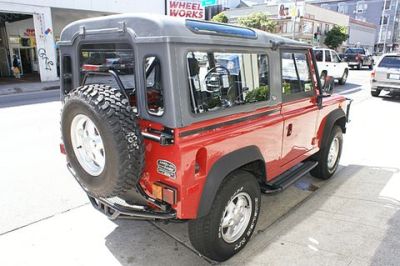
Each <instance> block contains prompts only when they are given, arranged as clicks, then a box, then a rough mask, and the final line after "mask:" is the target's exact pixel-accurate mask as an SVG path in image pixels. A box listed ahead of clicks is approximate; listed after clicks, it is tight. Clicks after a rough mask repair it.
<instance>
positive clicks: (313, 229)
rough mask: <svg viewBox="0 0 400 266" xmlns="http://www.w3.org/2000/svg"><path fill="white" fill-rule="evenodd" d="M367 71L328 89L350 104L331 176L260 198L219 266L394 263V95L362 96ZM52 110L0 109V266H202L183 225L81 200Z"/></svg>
mask: <svg viewBox="0 0 400 266" xmlns="http://www.w3.org/2000/svg"><path fill="white" fill-rule="evenodd" d="M368 76H369V71H350V76H349V84H348V85H346V87H344V88H343V87H337V88H336V89H337V91H340V92H341V93H347V96H350V97H352V98H354V99H355V103H354V106H353V107H352V112H351V116H352V117H351V118H352V122H351V123H350V124H349V129H348V133H347V134H346V135H345V136H344V138H345V140H344V141H345V143H344V152H343V156H342V160H341V166H340V169H339V171H338V172H337V174H336V175H335V176H334V178H332V179H331V180H329V181H320V180H317V179H314V178H312V177H310V176H306V177H305V178H303V179H302V180H300V181H298V182H297V183H296V184H295V185H294V186H292V187H290V188H289V189H287V190H286V191H284V192H283V193H280V194H277V195H274V196H264V197H263V199H262V200H263V201H262V212H261V214H260V220H259V223H258V225H257V229H256V231H255V235H254V237H253V238H252V240H251V241H250V242H249V243H248V245H247V246H246V248H245V249H244V250H242V252H240V253H239V254H238V255H237V256H235V257H234V258H232V259H230V260H229V261H227V262H225V263H223V264H226V265H239V264H240V265H242V264H248V265H399V264H400V256H399V255H400V254H399V251H400V233H399V232H400V230H399V228H400V212H399V210H400V174H399V169H400V159H399V158H400V157H399V156H398V154H397V153H398V150H400V144H399V143H398V142H397V141H396V140H397V135H398V132H400V124H399V123H397V122H396V121H397V120H396V115H395V114H398V113H399V111H400V100H399V99H392V98H388V97H385V96H383V97H380V98H372V97H371V96H370V94H369V90H368V88H369V87H368V83H366V81H368ZM346 88H347V89H346ZM59 110H60V105H59V103H57V102H51V103H46V104H35V105H26V106H19V107H13V108H3V109H0V121H1V124H2V131H0V169H1V170H0V181H1V182H2V184H6V185H2V186H0V208H1V209H2V215H1V218H0V250H1V253H2V254H1V256H0V265H55V264H56V265H166V264H168V265H203V264H209V263H210V262H209V261H208V260H206V259H204V258H201V257H200V256H198V255H197V253H196V251H194V250H193V249H192V248H191V246H190V243H189V241H188V237H187V231H186V227H187V224H186V223H182V224H168V225H164V224H163V223H149V222H143V221H117V222H112V221H109V220H108V219H107V218H106V217H104V215H102V214H100V213H99V212H97V211H96V210H94V209H93V208H92V207H91V206H89V205H87V199H86V198H85V195H84V193H83V192H82V191H81V190H80V188H79V186H78V185H77V184H76V182H75V181H74V180H73V178H72V177H71V176H70V175H69V173H68V172H67V171H66V169H65V167H64V158H63V156H61V155H59V154H58V151H57V148H58V142H59V136H60V135H59V124H58V119H59ZM4 129H5V130H4ZM12 129H15V130H12ZM21 147H23V148H21ZM22 166H23V167H22ZM82 204H83V205H82ZM85 204H86V205H85ZM35 221H36V222H35ZM32 222H34V223H33V224H30V223H32ZM27 224H29V225H28V226H25V225H27ZM21 226H24V227H22V228H20V227H21ZM18 228H19V229H18ZM10 230H13V231H10Z"/></svg>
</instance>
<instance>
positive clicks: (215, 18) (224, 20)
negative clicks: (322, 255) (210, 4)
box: [211, 12, 228, 23]
mask: <svg viewBox="0 0 400 266" xmlns="http://www.w3.org/2000/svg"><path fill="white" fill-rule="evenodd" d="M211 20H212V21H214V22H220V23H228V17H227V16H226V15H225V14H224V12H221V13H218V14H217V15H215V16H213V17H212V19H211Z"/></svg>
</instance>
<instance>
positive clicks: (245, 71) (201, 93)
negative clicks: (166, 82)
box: [187, 52, 270, 113]
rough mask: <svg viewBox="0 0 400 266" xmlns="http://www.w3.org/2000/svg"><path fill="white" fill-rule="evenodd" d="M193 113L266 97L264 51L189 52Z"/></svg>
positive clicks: (267, 84) (267, 73)
mask: <svg viewBox="0 0 400 266" xmlns="http://www.w3.org/2000/svg"><path fill="white" fill-rule="evenodd" d="M187 62H188V72H189V73H188V74H189V88H190V97H191V105H192V111H193V113H204V112H213V111H218V110H224V109H227V108H234V107H235V106H238V105H245V104H252V103H255V102H263V101H268V100H269V98H270V97H269V93H270V92H269V63H268V57H267V55H266V54H250V53H219V52H189V53H188V54H187Z"/></svg>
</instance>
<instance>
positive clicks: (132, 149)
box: [61, 84, 144, 197]
mask: <svg viewBox="0 0 400 266" xmlns="http://www.w3.org/2000/svg"><path fill="white" fill-rule="evenodd" d="M61 131H62V137H63V141H64V145H65V150H66V153H67V157H68V161H69V163H70V165H71V167H72V168H73V170H74V172H75V176H76V178H77V181H78V182H79V183H80V185H81V186H82V187H83V188H84V189H85V190H86V192H87V193H88V194H90V195H92V196H94V197H113V196H117V195H120V194H122V193H124V192H125V191H127V190H128V189H130V188H132V187H134V186H135V185H136V183H137V181H138V179H139V178H140V176H141V174H142V171H143V165H144V142H143V136H142V135H141V132H140V129H139V125H138V122H137V119H136V116H135V114H134V112H133V111H132V108H131V106H130V105H129V101H128V99H126V97H125V96H124V95H123V94H122V93H121V91H120V90H118V89H115V88H111V87H110V86H107V85H100V84H92V85H86V86H82V87H78V88H76V89H75V90H73V91H71V92H70V93H68V95H67V96H66V97H65V104H64V107H63V111H62V115H61Z"/></svg>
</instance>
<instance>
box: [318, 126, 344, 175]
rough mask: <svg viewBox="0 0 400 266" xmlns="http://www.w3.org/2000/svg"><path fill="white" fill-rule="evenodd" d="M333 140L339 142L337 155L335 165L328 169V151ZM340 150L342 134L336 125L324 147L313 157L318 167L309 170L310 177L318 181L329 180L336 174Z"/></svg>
mask: <svg viewBox="0 0 400 266" xmlns="http://www.w3.org/2000/svg"><path fill="white" fill-rule="evenodd" d="M335 138H338V140H339V154H338V156H337V158H336V161H335V164H334V165H333V166H332V167H329V166H328V155H329V149H330V147H331V144H332V142H333V140H334V139H335ZM342 148H343V132H342V129H341V128H340V127H339V126H338V125H335V126H334V127H333V128H332V131H331V132H330V134H329V137H328V141H327V142H326V146H324V147H321V149H320V151H319V152H318V153H317V154H316V157H314V158H316V160H317V161H318V165H317V166H316V167H315V168H314V169H313V170H311V172H310V173H311V175H312V176H314V177H317V178H320V179H329V178H330V177H331V176H332V175H333V174H334V173H335V172H336V170H337V168H338V166H339V161H340V156H341V154H342Z"/></svg>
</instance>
